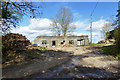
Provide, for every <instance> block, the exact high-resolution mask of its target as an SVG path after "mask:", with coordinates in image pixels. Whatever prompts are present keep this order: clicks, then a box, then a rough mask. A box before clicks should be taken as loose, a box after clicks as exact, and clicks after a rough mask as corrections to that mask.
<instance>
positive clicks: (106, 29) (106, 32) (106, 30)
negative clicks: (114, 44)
mask: <svg viewBox="0 0 120 80" xmlns="http://www.w3.org/2000/svg"><path fill="white" fill-rule="evenodd" d="M111 28H112V27H111V23H110V22H108V23H105V24H104V26H103V27H102V33H103V36H104V39H106V40H107V39H108V36H109V35H110V30H111Z"/></svg>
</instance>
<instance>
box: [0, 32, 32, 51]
mask: <svg viewBox="0 0 120 80" xmlns="http://www.w3.org/2000/svg"><path fill="white" fill-rule="evenodd" d="M2 44H3V46H4V48H6V49H8V48H9V49H10V50H24V49H26V46H28V45H30V44H31V43H30V41H29V40H28V39H27V38H26V37H25V36H23V35H22V34H18V33H10V34H7V35H5V36H2Z"/></svg>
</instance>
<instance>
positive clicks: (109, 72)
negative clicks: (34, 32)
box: [3, 47, 120, 78]
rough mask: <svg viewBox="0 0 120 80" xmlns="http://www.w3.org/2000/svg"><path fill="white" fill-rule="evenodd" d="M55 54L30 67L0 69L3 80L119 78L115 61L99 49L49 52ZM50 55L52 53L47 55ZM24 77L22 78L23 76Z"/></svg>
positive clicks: (71, 48)
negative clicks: (11, 78)
mask: <svg viewBox="0 0 120 80" xmlns="http://www.w3.org/2000/svg"><path fill="white" fill-rule="evenodd" d="M48 51H49V52H48V53H49V54H51V53H53V54H55V55H56V56H55V55H53V56H51V57H47V56H46V57H45V59H44V60H40V59H39V60H37V62H33V64H29V65H21V66H19V67H18V66H11V67H5V68H3V77H4V78H7V77H16V78H18V77H24V78H106V77H109V78H111V77H118V76H119V74H118V73H119V70H120V69H119V65H118V60H116V59H115V58H114V57H112V56H107V55H104V54H103V52H102V51H101V50H100V48H99V47H93V48H90V47H64V48H62V47H61V48H60V47H59V48H48ZM50 51H53V52H50ZM23 74H24V75H23Z"/></svg>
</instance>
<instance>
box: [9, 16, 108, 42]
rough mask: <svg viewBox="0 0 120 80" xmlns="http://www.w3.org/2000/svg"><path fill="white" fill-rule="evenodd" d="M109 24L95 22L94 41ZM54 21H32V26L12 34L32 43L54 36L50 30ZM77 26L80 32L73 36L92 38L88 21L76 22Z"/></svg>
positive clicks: (103, 21)
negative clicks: (40, 38) (38, 39)
mask: <svg viewBox="0 0 120 80" xmlns="http://www.w3.org/2000/svg"><path fill="white" fill-rule="evenodd" d="M105 22H107V21H105V20H103V19H100V20H99V21H96V22H93V30H97V31H94V32H93V41H94V42H97V41H98V40H100V39H101V32H100V30H101V28H102V27H103V25H104V23H105ZM51 23H52V21H51V20H50V19H47V18H42V19H31V20H30V24H29V25H28V26H20V27H19V28H15V29H12V30H11V32H13V33H20V34H23V35H25V36H26V37H27V38H28V39H29V40H30V41H33V40H34V39H35V37H37V36H39V35H52V34H53V32H52V31H51V30H50V27H51V26H50V24H51ZM73 24H74V25H76V29H78V30H80V31H77V32H72V34H73V35H77V36H80V35H88V36H89V37H90V33H89V32H88V31H86V30H89V23H88V19H86V20H84V21H76V22H73ZM86 27H87V28H86Z"/></svg>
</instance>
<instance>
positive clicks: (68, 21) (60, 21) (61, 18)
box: [52, 8, 75, 36]
mask: <svg viewBox="0 0 120 80" xmlns="http://www.w3.org/2000/svg"><path fill="white" fill-rule="evenodd" d="M72 21H73V15H72V12H71V11H70V9H69V8H61V9H60V10H59V11H58V13H57V15H56V17H55V18H54V19H53V20H52V22H53V23H52V26H53V28H52V30H53V31H54V30H56V32H57V34H58V36H61V35H63V36H67V33H69V32H71V31H73V30H75V25H73V24H72Z"/></svg>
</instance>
